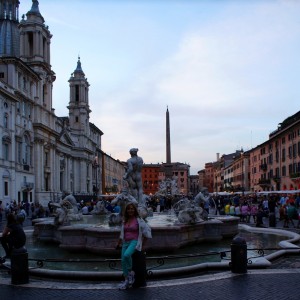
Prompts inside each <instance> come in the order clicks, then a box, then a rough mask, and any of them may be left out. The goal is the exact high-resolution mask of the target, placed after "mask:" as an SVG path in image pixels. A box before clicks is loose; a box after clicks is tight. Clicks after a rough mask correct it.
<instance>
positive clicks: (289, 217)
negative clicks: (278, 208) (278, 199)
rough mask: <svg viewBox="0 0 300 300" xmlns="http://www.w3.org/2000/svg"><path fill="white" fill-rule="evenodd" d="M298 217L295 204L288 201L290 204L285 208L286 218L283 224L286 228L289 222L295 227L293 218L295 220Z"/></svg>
mask: <svg viewBox="0 0 300 300" xmlns="http://www.w3.org/2000/svg"><path fill="white" fill-rule="evenodd" d="M297 219H298V211H297V209H296V207H295V204H294V203H293V202H290V204H289V205H288V206H287V209H286V218H285V219H284V226H283V227H286V228H288V227H289V224H290V223H291V224H292V226H293V227H294V228H295V227H296V226H295V224H294V221H293V220H297Z"/></svg>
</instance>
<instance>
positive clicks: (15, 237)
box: [0, 213, 26, 263]
mask: <svg viewBox="0 0 300 300" xmlns="http://www.w3.org/2000/svg"><path fill="white" fill-rule="evenodd" d="M0 240H1V245H2V247H3V249H4V251H5V254H6V255H5V256H4V257H3V258H1V261H0V263H3V262H4V261H5V259H6V258H10V256H11V252H12V250H13V249H19V248H21V247H23V246H25V243H26V235H25V232H24V230H23V228H22V225H21V224H20V223H18V222H17V220H16V217H15V215H14V214H12V213H10V214H8V215H7V224H6V227H5V228H4V229H3V232H2V237H1V238H0Z"/></svg>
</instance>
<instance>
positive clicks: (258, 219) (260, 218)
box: [256, 204, 264, 227]
mask: <svg viewBox="0 0 300 300" xmlns="http://www.w3.org/2000/svg"><path fill="white" fill-rule="evenodd" d="M263 217H264V210H263V207H262V205H261V204H259V206H258V211H257V215H256V227H263V225H264V222H263Z"/></svg>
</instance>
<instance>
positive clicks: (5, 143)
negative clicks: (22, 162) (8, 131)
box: [2, 136, 11, 160]
mask: <svg viewBox="0 0 300 300" xmlns="http://www.w3.org/2000/svg"><path fill="white" fill-rule="evenodd" d="M10 147H11V139H10V137H9V136H4V137H3V138H2V152H3V156H2V157H3V159H4V160H9V159H10Z"/></svg>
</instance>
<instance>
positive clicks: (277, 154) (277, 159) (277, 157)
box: [275, 150, 279, 163]
mask: <svg viewBox="0 0 300 300" xmlns="http://www.w3.org/2000/svg"><path fill="white" fill-rule="evenodd" d="M275 159H276V162H277V163H278V162H279V151H278V150H276V152H275Z"/></svg>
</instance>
